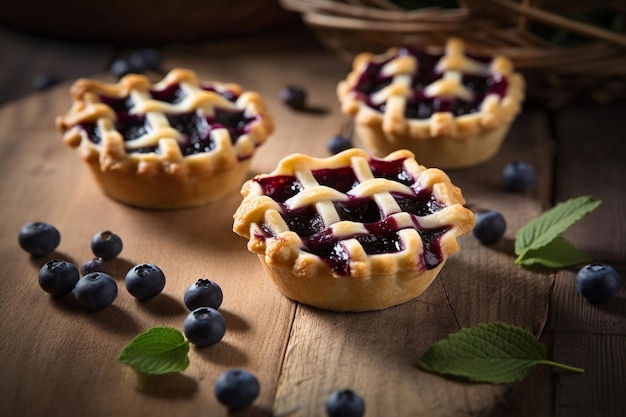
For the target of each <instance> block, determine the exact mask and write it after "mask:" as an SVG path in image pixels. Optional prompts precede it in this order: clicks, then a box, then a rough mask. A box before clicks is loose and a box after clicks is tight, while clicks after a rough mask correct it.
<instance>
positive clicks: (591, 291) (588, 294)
mask: <svg viewBox="0 0 626 417" xmlns="http://www.w3.org/2000/svg"><path fill="white" fill-rule="evenodd" d="M621 283H622V278H621V277H620V275H619V273H618V272H617V271H616V270H615V269H613V268H612V267H610V266H609V265H606V264H601V263H594V264H589V265H586V266H584V267H582V268H581V269H580V270H579V271H578V275H577V276H576V288H577V289H578V292H580V293H581V294H582V295H583V296H584V297H585V298H586V299H587V300H589V301H590V302H592V303H601V302H603V301H607V300H609V299H610V298H613V297H614V296H615V295H616V294H617V292H618V291H619V287H620V285H621Z"/></svg>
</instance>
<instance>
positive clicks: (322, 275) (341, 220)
mask: <svg viewBox="0 0 626 417" xmlns="http://www.w3.org/2000/svg"><path fill="white" fill-rule="evenodd" d="M242 194H243V196H244V199H243V201H242V203H241V205H240V207H239V208H238V210H237V212H236V213H235V215H234V226H233V230H234V231H235V232H236V233H237V234H239V235H240V236H242V237H245V238H247V239H249V242H248V249H249V250H250V251H251V252H254V253H256V254H258V256H259V259H260V260H261V263H262V265H263V267H264V269H265V271H266V272H267V274H268V275H269V276H270V278H271V279H272V280H273V282H274V283H275V284H276V285H277V287H278V289H279V290H280V291H281V292H282V293H283V294H284V295H286V296H287V297H289V298H291V299H293V300H297V301H299V302H302V303H304V304H308V305H312V306H315V307H319V308H322V309H329V310H334V311H366V310H378V309H383V308H386V307H390V306H393V305H396V304H400V303H403V302H405V301H408V300H411V299H413V298H415V297H417V296H418V295H420V294H421V293H422V292H423V291H424V290H425V289H426V288H427V287H428V286H429V285H430V284H431V282H432V281H433V280H434V279H435V277H436V276H437V274H438V273H439V271H440V269H441V268H442V267H443V265H444V263H445V262H446V260H447V259H448V257H449V256H450V255H452V254H453V253H455V252H457V251H458V250H459V245H458V243H457V237H458V236H461V235H464V234H466V233H468V232H469V231H471V230H472V228H473V227H474V222H475V219H474V214H473V213H472V212H471V211H470V210H468V209H466V208H465V207H463V204H464V203H465V200H464V199H463V196H462V193H461V190H460V189H459V188H458V187H456V186H454V185H453V184H452V183H451V182H450V179H449V178H448V176H447V175H446V174H445V173H444V172H443V171H441V170H439V169H432V168H431V169H427V168H425V167H424V166H421V165H419V164H418V163H417V162H416V161H415V159H414V155H413V154H412V153H411V152H409V151H406V150H401V151H397V152H394V153H392V154H390V155H388V156H387V157H386V158H383V159H376V158H372V157H370V156H369V155H368V154H367V153H366V152H365V151H363V150H360V149H350V150H347V151H344V152H342V153H340V154H337V155H335V156H332V157H330V158H325V159H319V158H312V157H309V156H306V155H302V154H293V155H290V156H288V157H286V158H284V159H283V160H282V161H281V162H280V163H279V165H278V167H277V168H276V169H275V170H274V171H273V172H272V173H270V174H266V175H258V176H256V177H254V178H253V179H252V180H249V181H247V182H246V183H245V184H244V186H243V188H242Z"/></svg>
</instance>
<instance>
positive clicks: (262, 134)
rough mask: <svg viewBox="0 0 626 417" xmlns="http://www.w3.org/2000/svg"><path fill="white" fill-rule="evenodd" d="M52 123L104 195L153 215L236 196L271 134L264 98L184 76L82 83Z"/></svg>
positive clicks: (176, 71)
mask: <svg viewBox="0 0 626 417" xmlns="http://www.w3.org/2000/svg"><path fill="white" fill-rule="evenodd" d="M70 94H71V97H72V99H73V105H72V107H71V109H70V110H69V111H68V112H67V113H66V114H65V115H63V116H59V117H57V119H56V125H57V128H58V129H59V131H60V132H61V133H62V134H63V141H64V142H65V144H67V145H69V146H71V147H73V148H77V149H78V151H79V153H80V155H81V157H82V158H83V159H84V160H85V162H86V163H87V164H88V166H89V167H90V168H91V172H92V173H93V175H94V177H95V179H96V180H97V182H98V184H99V185H100V187H101V188H102V190H103V191H104V193H105V194H107V195H108V196H110V197H112V198H114V199H116V200H119V201H121V202H123V203H126V204H129V205H132V206H137V207H142V208H155V209H175V208H185V207H193V206H199V205H203V204H205V203H208V202H211V201H215V200H219V199H221V198H223V197H224V196H226V195H227V194H229V193H231V192H234V191H236V190H238V189H239V188H240V187H241V184H242V183H243V182H244V181H245V177H246V174H247V171H248V167H249V164H250V160H251V158H252V156H253V154H254V152H255V150H256V148H257V147H258V146H259V145H261V144H263V143H264V142H265V140H266V139H267V138H268V136H269V135H270V134H271V133H272V132H273V130H274V124H273V120H272V118H271V116H270V115H269V114H268V112H267V110H266V106H265V103H264V102H263V100H262V98H261V96H260V95H259V94H258V93H256V92H252V91H243V90H242V88H241V87H240V86H239V85H237V84H225V83H219V82H202V81H200V80H199V79H198V76H197V75H196V73H194V72H193V71H190V70H185V69H174V70H172V71H170V72H169V73H168V74H167V75H166V76H165V77H164V78H163V79H162V80H161V81H159V82H158V83H154V84H153V83H152V82H150V80H149V79H148V78H147V77H146V76H144V75H138V74H130V75H126V76H124V77H122V78H121V79H120V80H119V82H118V83H116V84H109V83H104V82H101V81H98V80H92V79H79V80H77V81H76V82H75V83H74V85H73V86H72V87H71V89H70Z"/></svg>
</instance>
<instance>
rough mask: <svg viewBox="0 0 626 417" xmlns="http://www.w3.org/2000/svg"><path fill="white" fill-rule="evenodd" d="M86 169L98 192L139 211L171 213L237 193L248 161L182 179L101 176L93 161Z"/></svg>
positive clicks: (121, 173)
mask: <svg viewBox="0 0 626 417" xmlns="http://www.w3.org/2000/svg"><path fill="white" fill-rule="evenodd" d="M87 165H88V167H89V170H90V171H91V174H92V176H93V178H94V179H95V180H96V183H97V184H98V186H99V187H100V189H101V190H102V192H104V194H106V195H107V196H109V197H110V198H112V199H114V200H116V201H119V202H121V203H125V204H128V205H130V206H133V207H138V208H142V209H157V210H158V209H161V210H171V209H182V208H191V207H198V206H202V205H204V204H208V203H211V202H214V201H217V200H220V199H222V198H223V197H225V196H226V195H228V194H231V193H234V192H236V191H238V190H239V188H240V187H241V184H242V183H243V182H244V181H245V177H246V175H247V171H248V167H249V165H250V159H247V160H244V161H241V163H240V164H239V166H236V167H231V168H228V169H224V170H218V171H206V172H200V173H195V174H194V175H189V176H186V177H180V176H174V175H170V174H167V173H165V172H160V173H156V174H153V175H138V174H137V173H136V172H128V171H123V170H117V171H116V170H112V171H108V172H104V171H102V169H101V168H100V163H99V162H98V161H97V160H96V161H91V162H87Z"/></svg>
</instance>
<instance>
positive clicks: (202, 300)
mask: <svg viewBox="0 0 626 417" xmlns="http://www.w3.org/2000/svg"><path fill="white" fill-rule="evenodd" d="M223 300H224V294H223V293H222V289H221V288H220V286H219V285H218V284H217V283H216V282H213V281H211V280H210V279H203V278H200V279H199V280H197V281H196V282H194V283H193V284H191V285H190V286H189V287H187V289H186V290H185V295H184V296H183V301H184V302H185V305H186V306H187V308H188V309H189V310H191V311H193V310H195V309H196V308H200V307H211V308H214V309H216V310H217V309H218V308H220V306H221V305H222V301H223Z"/></svg>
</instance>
